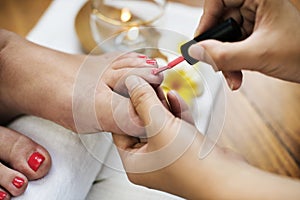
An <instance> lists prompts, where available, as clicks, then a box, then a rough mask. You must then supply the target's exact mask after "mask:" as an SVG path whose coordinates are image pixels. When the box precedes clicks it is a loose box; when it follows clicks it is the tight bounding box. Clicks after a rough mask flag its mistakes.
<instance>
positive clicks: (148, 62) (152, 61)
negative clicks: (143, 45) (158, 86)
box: [146, 59, 156, 65]
mask: <svg viewBox="0 0 300 200" xmlns="http://www.w3.org/2000/svg"><path fill="white" fill-rule="evenodd" d="M146 63H147V64H150V65H155V64H156V60H152V59H148V60H146Z"/></svg>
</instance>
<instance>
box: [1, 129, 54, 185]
mask: <svg viewBox="0 0 300 200" xmlns="http://www.w3.org/2000/svg"><path fill="white" fill-rule="evenodd" d="M0 160H1V161H3V162H5V163H7V164H8V165H9V166H10V167H11V168H13V169H14V170H16V171H18V172H20V173H22V174H24V175H25V176H26V177H27V178H28V180H35V179H39V178H41V177H43V176H45V175H46V174H47V173H48V171H49V169H50V167H51V157H50V155H49V153H48V152H47V151H46V149H44V148H43V147H41V146H40V145H38V144H37V143H35V142H34V141H32V140H31V139H30V138H28V137H26V136H24V135H22V134H20V133H18V132H16V131H13V130H10V129H7V128H4V127H0ZM0 173H1V172H0Z"/></svg>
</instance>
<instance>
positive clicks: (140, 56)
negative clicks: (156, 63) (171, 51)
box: [138, 55, 147, 58]
mask: <svg viewBox="0 0 300 200" xmlns="http://www.w3.org/2000/svg"><path fill="white" fill-rule="evenodd" d="M138 57H139V58H147V56H145V55H138Z"/></svg>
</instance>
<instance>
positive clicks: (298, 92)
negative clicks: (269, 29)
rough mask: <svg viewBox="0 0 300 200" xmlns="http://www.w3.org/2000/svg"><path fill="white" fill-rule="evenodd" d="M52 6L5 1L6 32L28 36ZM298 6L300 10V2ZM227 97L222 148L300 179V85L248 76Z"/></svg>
mask: <svg viewBox="0 0 300 200" xmlns="http://www.w3.org/2000/svg"><path fill="white" fill-rule="evenodd" d="M50 3H51V0H27V1H19V0H1V1H0V28H5V29H8V30H11V31H14V32H16V33H18V34H20V35H22V36H26V34H27V33H28V32H29V31H30V30H31V29H32V27H34V25H35V24H36V22H37V21H38V19H39V18H40V16H41V15H42V13H43V12H44V10H45V9H46V8H47V7H48V6H49V4H50ZM293 3H294V4H295V5H296V6H297V7H298V8H300V0H293ZM226 95H227V103H226V104H227V105H226V120H225V123H224V128H223V132H222V135H221V139H220V141H219V144H220V145H222V146H226V147H229V148H232V149H233V150H234V151H236V152H238V153H240V154H241V155H243V156H244V157H245V158H246V159H247V160H248V161H249V162H250V163H251V164H253V165H255V166H257V167H259V168H262V169H265V170H267V171H270V172H274V173H278V174H282V175H287V176H291V177H296V178H300V117H299V116H300V85H297V84H295V83H288V82H285V81H281V80H276V79H273V78H270V77H266V76H264V75H261V74H258V73H255V72H245V73H244V83H243V85H242V88H241V89H240V90H239V91H236V92H231V91H229V90H227V91H226Z"/></svg>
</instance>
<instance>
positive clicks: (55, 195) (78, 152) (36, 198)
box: [9, 116, 110, 200]
mask: <svg viewBox="0 0 300 200" xmlns="http://www.w3.org/2000/svg"><path fill="white" fill-rule="evenodd" d="M9 127H10V128H12V129H14V130H16V131H19V132H20V133H23V134H24V135H26V136H28V137H29V138H31V139H32V140H34V141H35V142H37V143H38V144H40V145H42V146H43V147H45V148H46V149H47V150H48V152H49V153H50V155H51V158H52V167H51V169H50V171H49V173H48V175H46V176H45V177H44V178H42V179H39V180H36V181H30V182H29V185H28V188H27V189H26V191H25V193H24V194H23V195H21V196H20V197H15V198H14V199H16V200H23V199H24V200H28V199H30V200H41V199H47V200H52V199H53V200H59V199H62V200H69V199H70V200H71V199H72V200H77V199H78V200H82V199H85V197H86V195H87V193H88V191H89V190H90V187H91V185H92V183H93V181H94V180H95V178H96V176H97V174H98V172H99V170H100V169H101V167H102V165H101V163H100V162H99V161H98V160H97V159H95V158H94V156H93V155H91V154H90V153H89V152H88V151H87V148H86V145H89V144H90V145H91V146H97V148H98V150H100V151H98V153H100V154H101V155H100V156H105V155H106V153H107V152H108V150H109V149H110V144H107V145H101V143H102V141H101V137H97V138H99V140H88V141H86V142H82V139H81V138H80V137H79V136H78V135H76V134H74V133H72V132H71V131H69V130H67V129H65V128H63V127H61V126H58V125H56V124H54V123H52V122H50V121H46V120H43V119H40V118H36V117H31V116H25V117H21V118H19V119H17V120H15V121H14V122H13V123H11V124H10V125H9ZM98 134H99V133H98ZM104 142H105V141H104ZM98 144H99V145H98Z"/></svg>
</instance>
